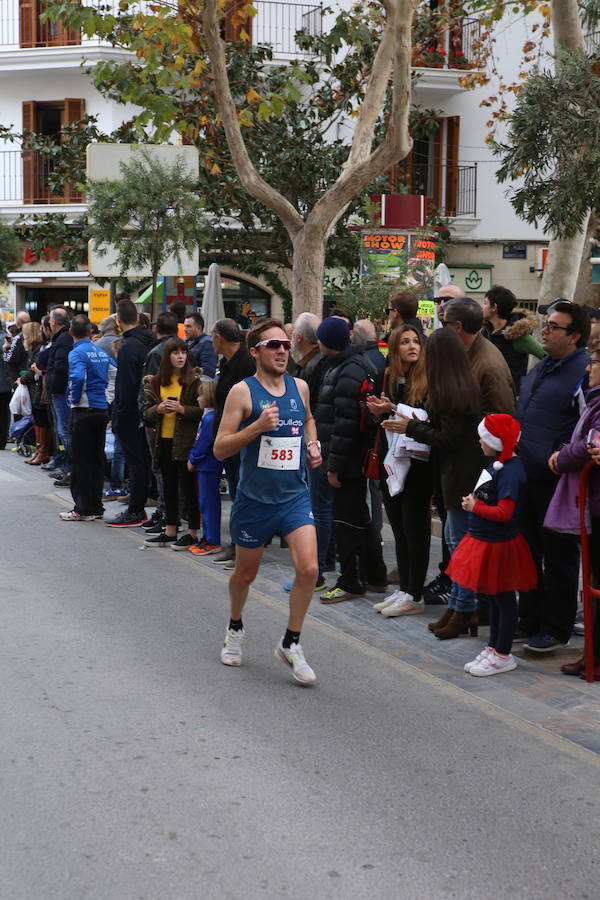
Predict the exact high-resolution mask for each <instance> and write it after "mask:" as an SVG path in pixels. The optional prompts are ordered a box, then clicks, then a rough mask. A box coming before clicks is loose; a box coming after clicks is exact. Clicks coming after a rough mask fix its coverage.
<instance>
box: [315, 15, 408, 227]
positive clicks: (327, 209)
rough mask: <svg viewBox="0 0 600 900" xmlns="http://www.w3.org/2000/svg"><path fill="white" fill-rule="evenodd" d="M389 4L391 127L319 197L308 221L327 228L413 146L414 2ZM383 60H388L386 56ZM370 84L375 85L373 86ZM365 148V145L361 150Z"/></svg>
mask: <svg viewBox="0 0 600 900" xmlns="http://www.w3.org/2000/svg"><path fill="white" fill-rule="evenodd" d="M386 8H387V9H388V16H389V18H388V23H387V25H386V35H385V36H384V39H382V43H383V40H385V37H388V36H389V37H391V45H392V48H393V57H392V64H393V100H392V109H391V111H390V117H389V121H388V126H387V130H386V133H385V137H384V139H383V141H382V142H381V144H380V145H379V147H378V148H377V149H376V150H375V151H374V152H372V153H370V154H369V155H368V156H367V157H366V158H361V160H360V162H358V163H357V164H355V165H353V166H351V167H350V166H347V167H346V168H345V169H344V171H343V172H342V173H341V175H340V177H339V178H338V180H337V181H336V183H335V184H334V185H332V187H331V188H330V189H329V190H328V191H327V193H326V194H325V195H324V196H323V197H322V198H321V199H320V200H319V202H318V203H317V204H316V205H315V207H314V209H313V210H312V212H311V213H310V215H309V216H308V218H307V223H308V222H311V224H313V222H314V220H317V219H318V220H320V221H322V222H323V224H324V227H325V228H326V230H327V231H328V230H329V228H330V227H331V225H332V224H333V223H334V222H335V219H336V216H337V215H338V213H339V210H340V209H343V208H344V206H345V205H346V204H347V203H349V202H350V201H351V200H352V199H353V198H354V197H355V196H356V194H357V193H359V192H360V191H361V190H362V189H363V188H364V187H366V186H367V185H368V184H369V182H371V181H372V180H373V178H375V177H377V175H380V174H382V173H383V172H385V170H386V169H388V168H389V167H390V166H392V165H394V163H396V162H398V160H400V159H403V158H404V157H405V156H406V155H407V154H408V153H409V152H410V150H411V147H412V139H411V137H410V135H409V130H408V117H409V112H410V89H411V58H410V51H411V41H410V33H411V20H412V11H413V5H412V2H411V0H386ZM390 13H391V15H390ZM382 64H385V60H383V63H382ZM370 87H371V85H370V86H369V89H370ZM378 89H379V85H378V84H376V83H375V82H374V83H373V95H372V96H374V95H375V92H376V91H377V90H378ZM366 136H367V130H366V127H365V128H364V129H363V131H362V134H361V141H364V140H365V139H366ZM353 149H354V141H353ZM369 149H370V146H369ZM362 152H363V151H362V148H361V154H362ZM351 153H352V151H351Z"/></svg>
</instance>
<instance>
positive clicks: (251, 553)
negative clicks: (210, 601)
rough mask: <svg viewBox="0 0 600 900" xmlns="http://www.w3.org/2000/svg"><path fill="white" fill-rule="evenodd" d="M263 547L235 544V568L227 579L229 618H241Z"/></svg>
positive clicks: (256, 572) (235, 619)
mask: <svg viewBox="0 0 600 900" xmlns="http://www.w3.org/2000/svg"><path fill="white" fill-rule="evenodd" d="M264 549H265V548H264V545H263V546H262V547H253V548H249V547H240V546H236V548H235V569H234V571H233V574H232V576H231V578H230V579H229V603H230V606H231V618H232V619H233V620H234V622H235V621H237V620H238V619H241V618H242V610H243V609H244V604H245V603H246V598H247V596H248V591H249V590H250V585H251V584H252V582H253V581H254V579H255V578H256V576H257V574H258V569H259V566H260V561H261V558H262V555H263V550H264ZM315 577H316V576H315Z"/></svg>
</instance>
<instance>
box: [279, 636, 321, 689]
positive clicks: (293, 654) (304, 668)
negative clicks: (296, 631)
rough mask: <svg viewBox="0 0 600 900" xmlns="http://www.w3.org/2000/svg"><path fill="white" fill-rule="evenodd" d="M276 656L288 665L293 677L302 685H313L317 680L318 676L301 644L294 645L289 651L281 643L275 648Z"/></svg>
mask: <svg viewBox="0 0 600 900" xmlns="http://www.w3.org/2000/svg"><path fill="white" fill-rule="evenodd" d="M275 656H276V658H277V659H280V660H281V661H282V662H284V663H287V664H288V666H289V667H290V668H291V670H292V675H293V676H294V678H295V679H296V681H299V682H300V684H313V682H315V681H316V680H317V676H316V675H315V673H314V672H313V670H312V669H311V667H310V666H309V664H308V663H307V662H306V659H305V658H304V650H303V649H302V647H301V645H300V644H292V646H291V647H290V648H289V649H288V648H287V647H284V646H283V644H281V643H279V644H278V645H277V647H276V648H275Z"/></svg>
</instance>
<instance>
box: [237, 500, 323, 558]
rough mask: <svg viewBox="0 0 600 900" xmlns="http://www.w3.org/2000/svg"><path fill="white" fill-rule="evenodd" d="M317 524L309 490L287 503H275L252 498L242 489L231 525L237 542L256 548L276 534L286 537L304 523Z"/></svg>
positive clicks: (241, 545) (240, 545) (251, 548)
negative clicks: (249, 498)
mask: <svg viewBox="0 0 600 900" xmlns="http://www.w3.org/2000/svg"><path fill="white" fill-rule="evenodd" d="M314 524H315V517H314V516H313V512H312V509H311V505H310V497H309V494H308V491H306V493H302V494H298V495H297V496H296V497H294V498H293V499H292V500H288V501H287V503H278V504H273V503H257V502H256V500H248V498H247V497H244V495H243V494H242V493H240V491H239V489H238V492H237V494H236V498H235V502H234V504H233V508H232V510H231V521H230V524H229V529H230V532H231V540H232V541H233V543H234V544H237V546H238V547H248V549H250V550H254V549H256V548H257V547H262V546H263V544H266V543H267V541H270V540H271V538H272V537H273V535H275V534H278V535H280V537H283V538H285V537H287V535H288V534H291V533H292V531H295V530H296V528H301V527H302V525H314Z"/></svg>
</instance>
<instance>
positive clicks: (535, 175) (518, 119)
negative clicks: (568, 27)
mask: <svg viewBox="0 0 600 900" xmlns="http://www.w3.org/2000/svg"><path fill="white" fill-rule="evenodd" d="M595 68H596V67H595V65H593V64H592V61H591V60H590V59H589V58H588V57H587V56H586V55H585V54H584V53H581V52H573V51H566V50H565V51H562V52H561V53H560V54H559V56H558V58H557V59H556V66H555V71H554V72H552V71H549V70H546V71H539V72H537V73H535V74H534V75H533V76H532V77H530V78H529V79H528V81H527V82H526V83H525V84H524V86H523V89H522V91H521V93H520V94H519V96H518V99H517V103H516V107H515V109H514V111H513V113H512V114H511V115H510V117H509V121H508V135H507V138H506V139H505V140H504V141H503V142H501V143H496V144H495V145H494V151H495V153H496V155H497V156H498V157H499V158H500V160H501V165H500V168H499V169H498V172H497V177H498V180H499V181H500V182H512V181H517V184H516V186H511V203H512V205H513V207H514V208H515V210H516V212H517V214H518V215H519V216H521V217H522V218H523V219H524V220H525V221H526V222H529V223H531V224H534V225H537V223H538V222H539V221H540V220H541V221H543V222H544V224H545V226H546V228H547V229H548V231H550V232H551V233H552V234H553V235H554V236H556V237H558V238H569V237H573V236H574V235H575V234H576V233H577V232H578V231H579V230H580V228H581V225H582V223H583V221H584V219H585V217H586V215H587V212H588V210H589V209H590V208H592V207H597V206H599V205H600V182H599V179H598V173H599V172H600V133H599V125H600V75H598V74H597V73H596V71H595Z"/></svg>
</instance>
